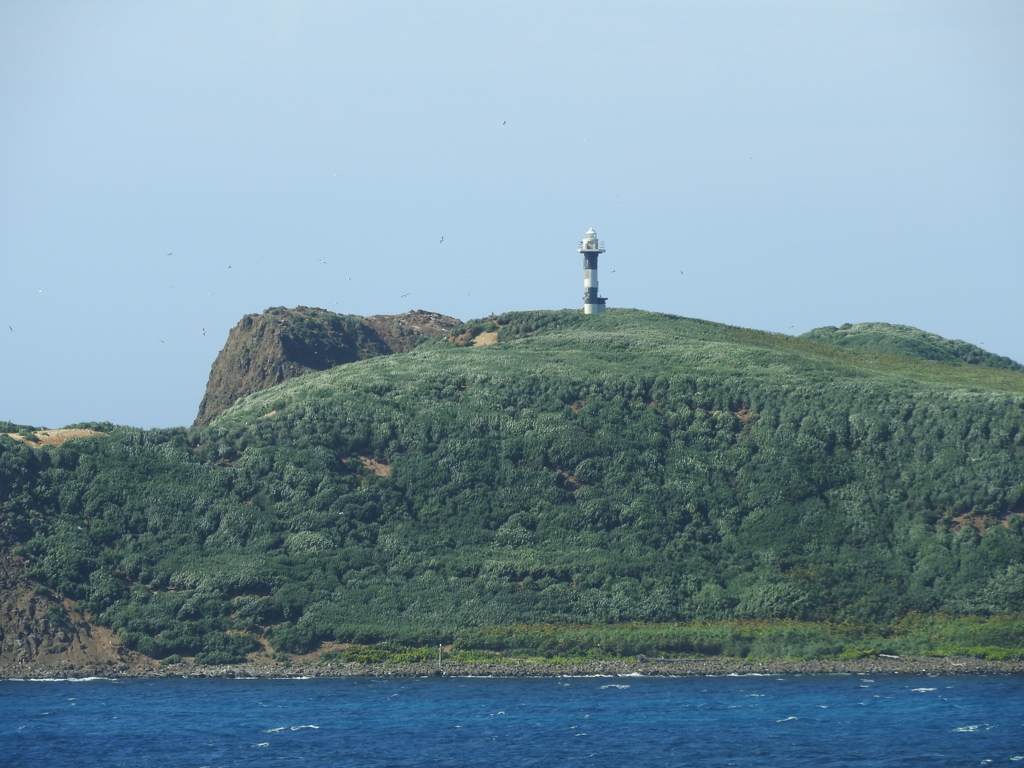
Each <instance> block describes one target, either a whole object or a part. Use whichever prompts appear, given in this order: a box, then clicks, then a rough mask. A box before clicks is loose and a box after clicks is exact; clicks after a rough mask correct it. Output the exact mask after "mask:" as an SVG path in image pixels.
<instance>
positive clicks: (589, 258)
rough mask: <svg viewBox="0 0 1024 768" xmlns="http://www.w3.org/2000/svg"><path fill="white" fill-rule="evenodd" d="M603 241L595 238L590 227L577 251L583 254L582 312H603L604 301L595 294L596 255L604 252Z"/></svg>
mask: <svg viewBox="0 0 1024 768" xmlns="http://www.w3.org/2000/svg"><path fill="white" fill-rule="evenodd" d="M603 245H604V243H602V242H601V241H600V240H598V239H597V233H596V232H595V231H594V228H593V227H591V228H590V229H588V230H587V234H585V235H584V236H583V239H582V240H581V241H580V247H579V248H577V249H576V252H577V253H582V254H583V314H585V315H600V314H601V313H602V312H604V303H605V302H606V301H608V299H602V298H601V297H600V296H598V295H597V257H598V256H599V255H600V254H602V253H604V248H603V247H602V246H603Z"/></svg>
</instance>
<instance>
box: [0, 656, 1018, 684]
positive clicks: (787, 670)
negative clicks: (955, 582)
mask: <svg viewBox="0 0 1024 768" xmlns="http://www.w3.org/2000/svg"><path fill="white" fill-rule="evenodd" d="M921 674H926V675H1021V674H1024V661H988V660H985V659H975V658H969V657H931V656H903V657H898V658H896V657H890V658H877V659H856V660H834V659H829V660H809V661H765V662H759V661H749V660H742V659H740V660H737V659H724V658H709V659H671V660H670V659H648V660H636V659H632V660H621V661H586V662H580V663H566V664H553V663H546V662H538V661H525V660H524V661H503V662H494V663H476V664H464V663H458V662H449V661H444V662H442V663H441V664H440V665H438V664H437V663H436V662H431V663H418V664H356V663H341V664H339V663H328V662H322V661H314V662H291V663H247V664H231V665H221V666H203V665H196V664H191V663H181V664H171V665H167V666H140V665H127V664H118V663H116V662H113V663H108V664H56V665H37V664H36V665H29V664H12V665H8V666H3V667H0V679H2V680H17V679H21V680H25V679H31V680H44V679H50V680H52V679H68V678H79V679H80V678H87V677H106V678H117V679H128V678H292V679H295V678H310V677H585V676H609V677H615V676H636V675H640V676H647V677H700V676H709V675H921Z"/></svg>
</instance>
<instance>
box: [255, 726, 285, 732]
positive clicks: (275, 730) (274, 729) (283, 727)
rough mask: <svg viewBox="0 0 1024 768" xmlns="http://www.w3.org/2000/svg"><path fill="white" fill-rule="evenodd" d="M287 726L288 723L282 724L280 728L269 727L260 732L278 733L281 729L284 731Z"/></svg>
mask: <svg viewBox="0 0 1024 768" xmlns="http://www.w3.org/2000/svg"><path fill="white" fill-rule="evenodd" d="M287 727H288V726H287V725H282V726H281V727H280V728H267V730H265V731H260V733H278V732H279V731H283V730H284V729H285V728H287Z"/></svg>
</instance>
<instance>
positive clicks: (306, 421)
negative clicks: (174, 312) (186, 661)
mask: <svg viewBox="0 0 1024 768" xmlns="http://www.w3.org/2000/svg"><path fill="white" fill-rule="evenodd" d="M494 332H496V333H497V335H498V343H497V344H494V345H490V346H459V345H456V344H453V343H450V342H448V341H442V340H436V341H433V342H428V343H427V344H425V345H423V346H421V347H419V348H418V349H417V350H415V351H414V352H411V353H408V354H404V355H396V356H391V357H384V358H376V359H373V360H367V361H363V362H359V363H353V364H350V365H346V366H342V367H339V368H335V369H332V370H329V371H324V372H322V373H317V374H309V375H306V376H303V377H300V378H298V379H295V380H292V381H289V382H286V383H285V384H283V385H282V386H280V387H277V388H274V389H272V390H267V391H265V392H261V393H259V394H256V395H253V396H251V397H249V398H246V399H245V400H243V401H241V402H240V403H238V404H237V405H236V406H235V407H234V408H232V409H230V410H229V411H227V412H225V413H224V414H222V415H221V416H220V417H219V418H218V419H217V420H216V421H215V422H214V424H213V425H211V426H210V427H207V428H199V429H188V430H184V429H182V430H160V431H150V432H145V431H141V430H132V429H125V428H115V427H112V426H110V425H101V426H105V431H110V432H111V435H110V436H109V437H107V438H94V439H90V440H75V441H69V442H68V443H66V444H64V445H63V446H61V447H59V448H55V447H47V448H43V449H35V448H31V447H28V446H26V445H24V444H22V443H15V442H13V441H9V440H7V439H6V438H0V451H2V453H0V479H2V481H3V483H4V486H3V487H4V489H5V492H4V496H3V507H2V515H3V523H4V526H5V531H6V534H7V536H8V538H12V539H16V540H19V541H21V542H23V546H22V549H21V550H20V551H22V552H23V553H25V554H26V555H27V556H29V557H31V558H32V560H33V562H34V567H35V570H34V574H35V576H36V578H38V579H39V580H40V581H41V582H43V583H45V584H47V585H49V586H50V587H52V588H54V589H58V590H61V591H62V592H64V593H66V594H68V595H71V596H74V597H78V598H80V599H83V600H85V601H86V602H87V603H88V605H89V606H90V607H91V608H92V609H93V610H94V611H95V612H96V613H97V614H98V615H99V617H100V619H101V620H102V621H103V622H105V623H107V624H110V625H111V626H113V627H114V628H115V629H117V631H118V632H119V633H120V634H121V635H122V637H124V638H125V639H126V641H127V642H128V643H129V644H131V645H133V646H134V647H137V648H140V649H141V650H143V651H145V652H148V653H152V654H155V655H158V656H162V655H167V654H170V653H182V654H191V653H196V652H202V653H205V654H206V658H211V659H226V658H232V657H237V655H238V654H239V653H241V652H243V651H244V650H246V649H247V648H249V647H250V645H249V644H250V643H251V638H250V636H249V635H248V634H247V633H250V632H255V633H260V632H264V631H265V632H267V633H268V634H269V637H270V639H271V642H272V643H273V644H274V645H275V647H277V648H279V649H284V650H289V651H298V650H303V649H307V648H310V647H313V645H314V644H315V643H316V642H317V641H319V640H325V639H336V640H363V641H365V640H373V639H384V638H390V639H397V640H401V641H404V642H423V643H431V642H436V641H437V640H438V639H439V638H451V637H453V636H454V635H455V634H456V632H457V631H458V628H460V627H472V626H488V625H510V624H512V623H514V622H545V621H567V622H581V623H594V624H600V623H612V622H630V621H652V622H653V621H658V622H663V621H686V620H697V619H700V620H717V619H771V618H782V619H800V620H812V621H826V620H827V621H855V622H864V621H885V620H889V619H892V618H894V617H899V616H903V615H906V614H908V613H910V612H913V611H923V612H938V611H942V612H946V613H954V614H956V613H971V614H978V613H980V614H984V613H993V612H1006V611H1021V610H1024V566H1022V565H1021V563H1022V562H1024V451H1022V442H1024V437H1022V426H1024V373H1020V372H1018V371H1016V370H1012V369H1009V368H993V367H987V366H978V365H971V364H968V363H966V362H954V363H944V362H937V361H933V360H924V359H919V358H918V357H906V356H897V355H893V354H890V353H889V352H890V350H883V351H878V350H877V349H857V348H850V347H839V346H836V345H834V344H831V343H823V342H820V341H816V340H814V339H808V338H792V337H787V336H780V335H773V334H767V333H762V332H757V331H750V330H745V329H739V328H731V327H727V326H722V325H718V324H714V323H708V322H703V321H699V320H690V319H686V318H678V317H672V316H667V315H658V314H651V313H645V312H639V311H635V310H611V311H609V312H608V313H607V314H605V315H599V316H583V315H582V314H580V313H579V312H575V311H563V312H534V313H513V314H509V315H504V316H501V317H498V318H491V319H488V320H480V321H474V322H473V323H470V324H468V325H467V326H466V327H464V328H463V329H462V333H460V334H459V338H460V340H461V341H462V343H465V344H468V343H469V342H470V341H471V340H472V339H474V338H476V339H478V340H479V339H481V338H486V337H485V336H481V334H486V333H494ZM228 630H231V631H232V632H233V634H226V631H228Z"/></svg>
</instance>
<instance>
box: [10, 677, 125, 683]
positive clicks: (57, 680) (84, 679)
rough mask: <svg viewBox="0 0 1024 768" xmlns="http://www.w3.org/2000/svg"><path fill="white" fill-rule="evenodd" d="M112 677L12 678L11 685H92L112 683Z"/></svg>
mask: <svg viewBox="0 0 1024 768" xmlns="http://www.w3.org/2000/svg"><path fill="white" fill-rule="evenodd" d="M115 679H116V678H113V677H12V678H10V679H9V682H12V683H93V682H95V681H97V680H109V681H110V682H114V680H115Z"/></svg>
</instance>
